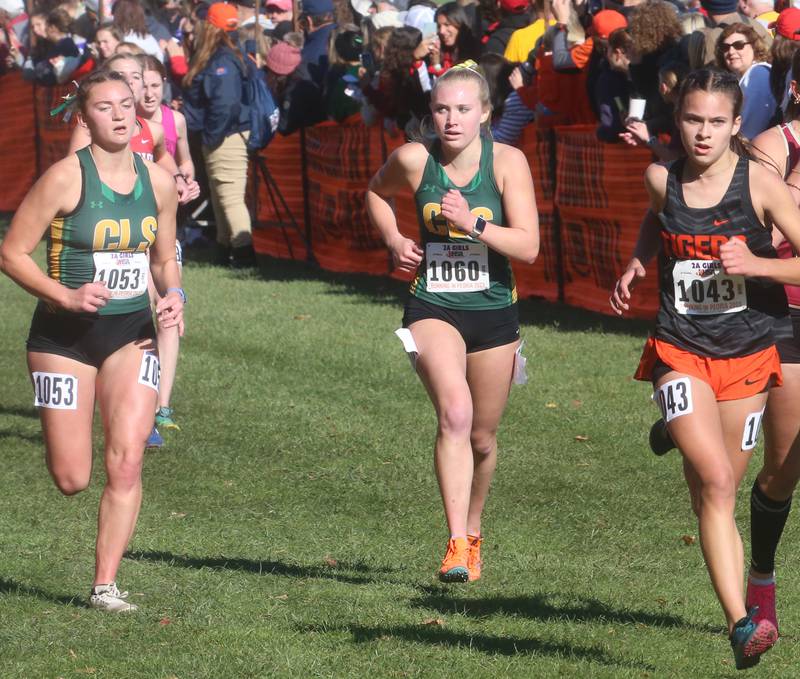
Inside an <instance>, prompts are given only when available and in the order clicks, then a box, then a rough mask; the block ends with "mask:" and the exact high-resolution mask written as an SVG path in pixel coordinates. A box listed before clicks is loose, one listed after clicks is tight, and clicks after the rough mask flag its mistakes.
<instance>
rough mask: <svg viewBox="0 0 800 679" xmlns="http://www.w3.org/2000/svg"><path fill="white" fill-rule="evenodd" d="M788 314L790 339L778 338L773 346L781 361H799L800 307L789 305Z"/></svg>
mask: <svg viewBox="0 0 800 679" xmlns="http://www.w3.org/2000/svg"><path fill="white" fill-rule="evenodd" d="M789 316H790V317H791V319H792V331H793V335H794V337H792V339H784V340H778V341H777V342H775V346H776V347H777V348H778V355H779V356H780V357H781V363H800V309H795V308H793V307H789Z"/></svg>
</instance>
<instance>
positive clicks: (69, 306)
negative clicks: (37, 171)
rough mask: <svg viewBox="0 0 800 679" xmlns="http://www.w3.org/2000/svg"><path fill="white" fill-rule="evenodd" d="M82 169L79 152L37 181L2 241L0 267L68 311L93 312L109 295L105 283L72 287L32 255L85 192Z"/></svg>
mask: <svg viewBox="0 0 800 679" xmlns="http://www.w3.org/2000/svg"><path fill="white" fill-rule="evenodd" d="M80 177H81V171H80V164H79V162H78V159H77V157H76V156H74V155H71V156H68V157H67V158H64V159H63V160H60V161H58V162H57V163H55V164H54V165H53V166H52V167H51V168H50V169H49V170H47V172H45V173H44V175H42V177H41V178H40V179H39V180H38V181H37V182H36V183H35V184H34V185H33V187H32V188H31V190H30V191H29V192H28V194H27V195H26V196H25V198H24V199H23V201H22V203H21V204H20V206H19V208H18V209H17V212H16V214H15V215H14V218H13V219H12V220H11V226H10V227H9V230H8V233H7V234H6V237H5V239H4V240H3V243H2V245H0V269H2V271H3V272H4V273H5V274H7V275H8V276H9V277H10V278H11V279H12V280H14V281H15V282H16V283H17V284H18V285H19V286H20V287H22V288H24V289H25V290H27V291H28V292H30V293H31V294H32V295H35V296H36V297H38V298H39V299H41V300H43V301H45V302H47V303H48V304H52V305H54V306H57V307H60V308H62V309H66V310H67V311H74V312H78V311H87V312H93V311H97V309H98V308H99V307H101V306H104V305H105V303H106V300H107V299H108V298H109V293H108V290H107V289H106V287H105V285H104V284H103V283H87V284H85V285H82V286H81V287H80V288H77V289H71V288H68V287H67V286H65V285H63V284H62V283H60V282H59V281H57V280H55V279H53V278H50V277H49V276H48V275H47V274H46V273H44V272H43V271H42V270H41V269H40V268H39V267H38V265H37V264H36V262H35V261H34V260H33V258H32V257H31V254H32V253H33V251H34V250H35V249H36V247H37V246H38V245H39V243H40V242H41V240H42V236H44V234H45V233H46V231H47V229H48V228H49V227H50V224H51V222H52V221H53V220H54V219H55V218H56V217H58V216H59V215H63V214H68V213H69V212H71V211H72V210H74V209H75V207H76V206H77V204H78V201H79V200H80V195H81V179H80Z"/></svg>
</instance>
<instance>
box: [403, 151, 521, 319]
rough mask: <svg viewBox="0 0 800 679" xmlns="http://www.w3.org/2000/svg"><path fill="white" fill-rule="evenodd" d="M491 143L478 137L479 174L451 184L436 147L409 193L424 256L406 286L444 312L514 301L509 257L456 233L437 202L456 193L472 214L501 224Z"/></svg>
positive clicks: (488, 307) (416, 295)
mask: <svg viewBox="0 0 800 679" xmlns="http://www.w3.org/2000/svg"><path fill="white" fill-rule="evenodd" d="M493 159H494V153H493V144H492V140H491V139H488V138H481V160H480V166H479V169H478V172H477V173H476V174H475V176H474V177H473V178H472V180H471V181H470V182H469V183H468V184H467V185H466V186H456V185H455V184H454V183H453V182H452V181H450V178H449V177H448V176H447V173H445V171H444V168H443V167H442V164H441V147H440V145H439V141H438V140H437V141H435V142H434V144H433V146H432V147H431V150H430V154H429V156H428V161H427V162H426V163H425V171H424V172H423V174H422V181H421V182H420V185H419V188H418V189H417V191H416V193H415V194H414V199H415V202H416V205H417V218H418V219H419V225H420V231H421V241H422V249H423V250H424V255H423V259H422V262H421V263H420V265H419V268H418V269H417V274H416V276H415V278H414V280H413V281H412V283H411V289H410V292H411V294H412V295H414V296H415V297H419V298H420V299H424V300H425V301H427V302H431V303H432V304H438V305H439V306H443V307H447V308H449V309H503V308H505V307H508V306H511V305H512V304H513V303H514V302H516V301H517V290H516V287H515V285H514V274H513V272H512V270H511V265H510V263H509V261H508V258H507V257H505V256H503V255H501V254H500V253H498V252H495V251H494V250H492V249H491V248H489V247H488V246H487V245H486V244H485V243H481V242H479V241H475V240H473V239H471V238H470V237H469V236H467V235H466V234H463V233H461V232H460V231H458V229H456V228H455V227H452V226H451V225H450V224H449V222H448V221H447V220H446V219H445V218H444V217H442V216H441V212H442V198H443V197H444V194H445V193H447V192H448V191H449V190H450V189H457V190H458V191H460V192H461V195H462V196H463V197H464V198H465V199H466V201H467V204H468V205H469V208H470V210H471V211H472V214H474V215H475V216H476V217H483V218H484V219H485V220H486V221H487V222H491V223H492V224H495V225H497V226H503V198H502V196H501V195H500V191H498V189H497V183H496V182H495V178H494V167H493Z"/></svg>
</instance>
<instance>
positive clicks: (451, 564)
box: [367, 62, 539, 582]
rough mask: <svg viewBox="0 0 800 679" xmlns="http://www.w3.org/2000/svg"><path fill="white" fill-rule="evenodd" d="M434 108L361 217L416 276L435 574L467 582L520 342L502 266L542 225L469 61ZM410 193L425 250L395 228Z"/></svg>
mask: <svg viewBox="0 0 800 679" xmlns="http://www.w3.org/2000/svg"><path fill="white" fill-rule="evenodd" d="M431 112H432V120H433V127H434V130H435V133H436V139H435V140H434V141H433V143H432V144H431V145H430V148H428V147H426V146H425V145H423V144H420V143H410V144H405V145H404V146H402V147H400V148H399V149H397V150H396V151H395V152H394V153H393V154H392V155H391V156H390V157H389V159H388V160H387V162H386V164H385V165H384V166H383V168H381V170H380V171H379V172H378V173H377V174H376V175H375V177H374V178H373V179H372V181H371V183H370V187H369V191H368V192H367V211H368V213H369V216H370V219H371V220H372V222H373V224H374V225H375V226H376V227H377V229H378V230H379V231H380V233H381V236H382V237H383V240H384V242H385V243H386V245H387V247H388V248H389V250H390V251H391V254H392V258H393V260H394V264H395V266H396V267H397V268H398V269H400V270H402V271H415V270H416V277H415V279H414V281H413V283H412V285H411V291H410V292H411V294H410V296H409V300H408V302H407V304H406V309H405V314H404V318H403V325H404V327H406V328H408V330H409V331H410V332H411V335H412V337H413V339H414V343H415V344H416V348H417V351H418V359H417V363H416V367H417V372H418V374H419V376H420V379H421V380H422V382H423V384H424V385H425V387H426V389H427V391H428V394H429V396H430V398H431V401H432V402H433V405H434V408H435V409H436V414H437V418H438V429H437V433H436V445H435V449H434V462H435V467H436V475H437V478H438V481H439V489H440V491H441V494H442V500H443V503H444V511H445V517H446V519H447V525H448V528H449V530H450V539H449V540H448V544H447V550H446V553H445V558H444V560H443V562H442V567H441V569H440V570H439V578H440V579H441V580H442V581H444V582H466V581H467V580H476V579H477V578H479V577H480V574H481V565H482V562H481V557H480V547H481V541H482V533H481V514H482V512H483V507H484V504H485V502H486V498H487V495H488V492H489V485H490V482H491V479H492V476H493V474H494V469H495V465H496V461H497V439H496V432H497V427H498V425H499V423H500V418H501V416H502V414H503V410H504V409H505V405H506V401H507V399H508V393H509V388H510V386H511V381H512V374H513V371H514V359H515V352H516V350H517V347H518V346H519V320H518V315H517V307H516V289H515V287H514V277H513V273H512V271H511V267H510V264H509V259H515V260H519V261H523V262H527V263H532V262H533V261H534V260H535V259H536V257H537V255H538V253H539V224H538V216H537V212H536V200H535V196H534V190H533V180H532V178H531V173H530V168H529V166H528V161H527V160H526V158H525V156H524V154H523V153H522V152H521V151H520V150H519V149H516V148H513V147H511V146H506V145H505V144H495V143H493V142H492V140H491V139H490V138H489V137H488V135H486V134H482V128H485V127H486V126H487V125H488V122H489V120H490V117H491V105H490V103H489V87H488V85H487V83H486V79H485V78H484V76H483V75H482V73H481V72H480V71H479V70H478V67H477V66H475V64H474V63H472V62H467V63H466V64H462V65H459V66H458V67H454V68H453V69H451V70H450V71H448V72H447V73H446V74H445V75H443V76H442V77H441V78H440V79H439V80H438V81H437V83H436V85H435V86H434V89H433V91H432V93H431ZM409 187H410V188H411V190H412V191H413V192H414V197H415V201H416V203H417V214H418V218H419V222H420V235H421V244H420V245H418V244H417V243H416V242H415V241H414V240H413V239H411V238H406V237H405V236H403V235H402V234H401V233H400V231H399V230H398V227H397V219H396V217H395V214H394V211H393V209H392V206H391V203H390V201H391V200H392V198H393V197H394V196H396V195H397V194H398V193H399V192H401V191H403V190H405V189H407V188H409Z"/></svg>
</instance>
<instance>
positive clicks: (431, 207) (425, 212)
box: [422, 203, 494, 238]
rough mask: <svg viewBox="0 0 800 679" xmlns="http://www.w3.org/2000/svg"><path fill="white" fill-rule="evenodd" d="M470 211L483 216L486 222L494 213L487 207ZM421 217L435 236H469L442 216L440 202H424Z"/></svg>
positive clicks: (490, 219)
mask: <svg viewBox="0 0 800 679" xmlns="http://www.w3.org/2000/svg"><path fill="white" fill-rule="evenodd" d="M470 212H471V213H472V214H473V215H475V216H476V217H483V218H484V219H485V220H486V221H487V222H491V221H492V219H494V213H493V212H492V211H491V210H490V209H489V208H488V207H474V208H472V209H470ZM422 218H423V221H424V222H425V228H426V229H427V230H428V231H430V232H431V233H435V234H436V235H437V236H449V237H450V238H469V236H468V235H467V234H466V233H463V232H461V231H459V230H458V229H457V228H455V227H454V226H453V225H452V224H451V223H450V220H448V219H445V218H444V217H442V205H441V203H425V206H424V207H423V208H422Z"/></svg>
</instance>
